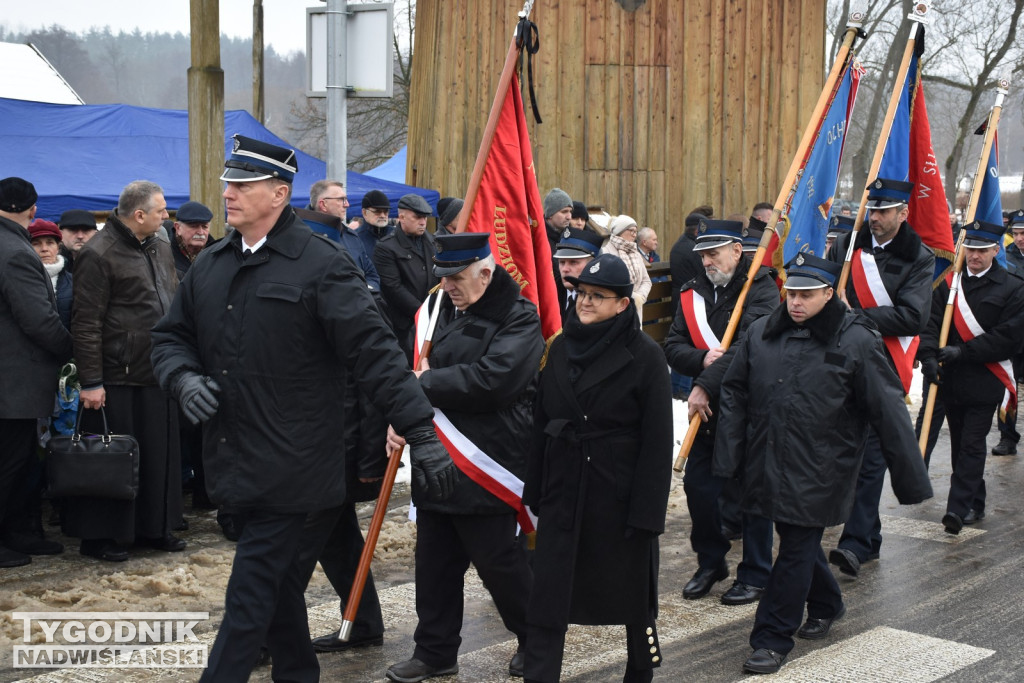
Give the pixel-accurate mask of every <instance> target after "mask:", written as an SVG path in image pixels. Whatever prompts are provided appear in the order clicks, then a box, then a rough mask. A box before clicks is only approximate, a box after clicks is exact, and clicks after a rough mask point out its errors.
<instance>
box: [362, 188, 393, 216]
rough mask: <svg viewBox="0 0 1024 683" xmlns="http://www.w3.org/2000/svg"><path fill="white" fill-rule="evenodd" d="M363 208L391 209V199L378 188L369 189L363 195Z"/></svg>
mask: <svg viewBox="0 0 1024 683" xmlns="http://www.w3.org/2000/svg"><path fill="white" fill-rule="evenodd" d="M363 208H364V209H387V210H389V211H390V210H391V200H389V199H388V196H387V195H386V194H384V193H383V192H381V191H380V190H370V191H369V192H367V193H366V194H364V195H363Z"/></svg>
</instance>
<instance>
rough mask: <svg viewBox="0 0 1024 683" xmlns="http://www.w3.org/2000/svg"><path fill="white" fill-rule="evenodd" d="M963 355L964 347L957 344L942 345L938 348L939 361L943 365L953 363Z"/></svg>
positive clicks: (958, 360)
mask: <svg viewBox="0 0 1024 683" xmlns="http://www.w3.org/2000/svg"><path fill="white" fill-rule="evenodd" d="M963 355H964V347H962V346H960V345H957V346H943V347H942V348H941V349H939V362H940V363H942V364H943V365H953V364H954V363H959V362H960V360H961V359H962V358H963Z"/></svg>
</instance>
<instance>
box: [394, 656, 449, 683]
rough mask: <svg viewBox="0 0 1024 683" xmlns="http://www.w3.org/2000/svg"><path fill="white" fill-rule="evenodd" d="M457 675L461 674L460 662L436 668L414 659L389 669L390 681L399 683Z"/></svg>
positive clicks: (413, 682) (412, 682) (411, 682)
mask: <svg viewBox="0 0 1024 683" xmlns="http://www.w3.org/2000/svg"><path fill="white" fill-rule="evenodd" d="M457 673H459V663H458V662H456V663H455V664H452V665H451V666H442V667H437V668H435V667H432V666H430V665H429V664H427V663H426V662H421V661H420V660H418V659H416V658H415V657H413V658H412V659H408V660H406V661H404V662H399V663H398V664H392V665H391V666H390V667H388V673H387V677H388V679H389V680H392V681H398V683H419V682H420V681H425V680H427V679H428V678H433V677H435V676H451V675H453V674H457Z"/></svg>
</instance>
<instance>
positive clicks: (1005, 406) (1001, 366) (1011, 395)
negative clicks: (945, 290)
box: [953, 290, 1017, 414]
mask: <svg viewBox="0 0 1024 683" xmlns="http://www.w3.org/2000/svg"><path fill="white" fill-rule="evenodd" d="M955 304H956V305H955V306H954V307H953V324H954V325H956V331H957V332H958V333H959V334H960V338H961V339H963V340H964V341H965V342H968V341H970V340H972V339H974V338H975V337H977V336H979V335H982V334H985V329H984V328H983V327H982V326H981V325H980V324H979V323H978V319H977V318H975V317H974V311H972V310H971V307H970V305H969V304H968V303H967V297H965V296H963V291H962V290H961V291H959V292H957V294H956V301H955ZM985 367H986V368H988V369H989V372H991V373H992V374H993V375H995V376H996V378H997V379H998V380H999V381H1000V382H1002V384H1003V386H1004V387H1006V391H1005V392H1004V393H1003V401H1002V403H1000V405H999V412H1000V413H1001V414H1002V413H1005V412H1006V411H1008V410H1011V411H1012V410H1015V409H1016V408H1017V379H1016V378H1015V377H1014V376H1013V365H1012V364H1011V363H1010V361H1009V360H1001V361H999V362H998V363H995V362H993V363H985Z"/></svg>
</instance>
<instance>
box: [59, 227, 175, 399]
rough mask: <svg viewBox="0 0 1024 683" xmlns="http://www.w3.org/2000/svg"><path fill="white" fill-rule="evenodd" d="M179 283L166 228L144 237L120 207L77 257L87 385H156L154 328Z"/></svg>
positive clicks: (78, 348)
mask: <svg viewBox="0 0 1024 683" xmlns="http://www.w3.org/2000/svg"><path fill="white" fill-rule="evenodd" d="M177 287H178V274H177V273H176V272H175V270H174V258H173V257H172V256H171V244H170V242H169V241H168V239H167V235H166V234H165V233H164V231H163V230H158V231H157V232H156V234H155V235H152V236H150V237H147V238H146V241H145V242H140V241H139V239H138V238H137V237H136V236H135V234H134V233H132V231H131V230H129V229H128V227H127V226H126V225H125V224H124V223H122V222H121V220H120V219H119V218H118V216H117V212H116V210H115V211H114V212H113V213H111V214H110V217H109V218H107V224H106V226H104V228H103V229H102V230H100V231H99V233H98V234H97V235H96V236H95V237H93V238H92V239H90V240H89V241H88V242H86V244H85V246H84V247H82V250H81V251H80V252H78V256H77V257H76V258H75V278H74V302H73V305H72V310H73V314H72V316H71V336H72V337H74V340H75V362H76V363H77V365H78V377H79V379H80V380H81V382H82V386H83V387H86V388H91V387H96V386H99V385H101V384H113V385H127V386H153V385H155V384H156V383H157V382H156V377H154V375H153V364H152V361H151V360H150V353H151V351H152V339H151V337H150V331H151V330H152V329H153V326H154V325H155V324H156V322H157V321H158V320H160V318H161V317H163V316H164V315H165V314H166V313H167V311H168V310H169V309H170V307H171V299H172V298H173V297H174V292H175V290H176V289H177Z"/></svg>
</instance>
